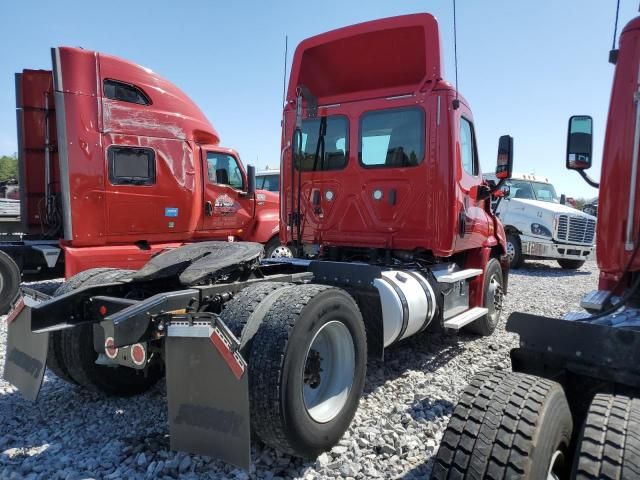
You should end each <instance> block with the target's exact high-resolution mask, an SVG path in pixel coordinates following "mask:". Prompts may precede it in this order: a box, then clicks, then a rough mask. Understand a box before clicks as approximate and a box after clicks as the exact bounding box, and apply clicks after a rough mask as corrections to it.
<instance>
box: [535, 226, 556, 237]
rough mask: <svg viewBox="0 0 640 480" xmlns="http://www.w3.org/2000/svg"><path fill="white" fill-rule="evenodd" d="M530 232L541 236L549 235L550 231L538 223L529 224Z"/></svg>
mask: <svg viewBox="0 0 640 480" xmlns="http://www.w3.org/2000/svg"><path fill="white" fill-rule="evenodd" d="M531 233H533V234H534V235H539V236H541V237H551V232H550V231H549V229H548V228H547V227H545V226H544V225H540V224H539V223H532V224H531Z"/></svg>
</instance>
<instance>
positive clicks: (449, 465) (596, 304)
mask: <svg viewBox="0 0 640 480" xmlns="http://www.w3.org/2000/svg"><path fill="white" fill-rule="evenodd" d="M610 59H612V61H613V62H614V63H615V64H616V67H615V74H614V79H613V88H612V90H611V99H610V103H609V114H608V118H607V129H606V134H605V141H604V149H603V158H602V168H601V177H600V182H599V184H598V183H597V182H595V181H593V180H592V179H591V178H589V177H588V175H587V174H586V173H585V170H586V169H588V168H589V167H590V166H591V163H592V151H593V148H592V147H593V134H592V128H593V121H592V119H591V117H588V116H582V115H581V116H574V117H571V119H570V120H569V129H568V134H567V158H566V166H567V168H569V169H572V170H576V171H578V173H580V174H581V175H582V176H583V177H584V178H585V180H586V181H587V183H589V184H590V185H591V186H595V187H598V186H599V189H600V192H599V203H602V205H599V208H600V215H599V220H598V227H597V261H598V267H599V269H600V277H599V283H598V290H594V291H592V292H590V293H587V294H586V295H585V296H584V297H583V298H582V301H581V307H582V308H583V309H584V310H582V311H577V312H569V313H567V314H565V315H564V317H563V318H548V317H544V316H538V315H531V314H525V313H513V314H512V315H511V316H510V317H509V319H508V320H507V330H508V331H510V332H514V333H516V334H518V335H519V337H520V338H519V346H518V347H517V348H514V349H512V350H511V364H512V371H507V370H502V371H489V372H483V373H481V374H479V375H477V376H476V377H475V378H474V379H473V380H472V381H471V383H470V384H469V385H468V386H467V388H466V389H465V391H464V392H463V393H462V395H461V398H460V401H459V403H458V405H457V406H456V407H455V410H454V411H453V414H452V416H451V419H450V421H449V425H448V427H447V429H446V431H445V433H444V436H443V438H442V442H441V444H440V449H439V450H438V453H437V457H436V461H435V464H434V469H433V474H432V478H435V479H451V478H494V479H507V478H508V479H531V480H533V479H540V478H548V479H565V478H566V479H568V478H570V479H575V480H590V479H605V478H606V479H616V480H634V479H637V478H639V472H640V456H639V452H640V257H639V256H638V252H639V251H640V198H639V197H638V193H639V190H640V170H639V168H638V167H639V152H640V103H639V99H640V76H639V68H638V66H639V65H640V17H636V18H635V19H633V20H631V21H630V22H629V23H628V24H627V25H626V27H625V28H624V29H623V31H622V33H621V35H620V40H619V50H613V51H612V52H611V55H610Z"/></svg>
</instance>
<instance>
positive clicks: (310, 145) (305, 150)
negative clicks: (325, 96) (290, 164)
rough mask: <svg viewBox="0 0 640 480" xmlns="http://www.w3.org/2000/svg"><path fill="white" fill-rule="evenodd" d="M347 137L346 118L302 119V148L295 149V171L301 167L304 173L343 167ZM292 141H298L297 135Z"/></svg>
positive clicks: (338, 116)
mask: <svg viewBox="0 0 640 480" xmlns="http://www.w3.org/2000/svg"><path fill="white" fill-rule="evenodd" d="M322 132H324V135H322ZM348 138H349V135H348V122H347V118H346V117H344V116H342V115H333V116H329V117H323V118H310V119H306V120H303V122H302V146H301V148H300V149H299V148H298V145H297V144H296V145H295V146H294V148H295V150H294V152H296V162H295V165H296V169H297V168H299V167H300V166H302V171H303V172H314V171H323V170H340V169H341V168H344V167H345V165H346V164H347V158H349V142H348V140H347V139H348ZM322 140H324V148H322ZM295 141H296V142H298V141H299V139H298V136H297V135H296V138H295ZM318 147H320V148H318ZM323 150H324V152H323ZM316 152H317V153H318V155H317V158H316Z"/></svg>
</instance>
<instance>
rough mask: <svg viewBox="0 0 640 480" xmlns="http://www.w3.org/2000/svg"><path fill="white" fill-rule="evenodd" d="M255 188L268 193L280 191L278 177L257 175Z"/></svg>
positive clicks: (276, 175) (275, 175) (274, 175)
mask: <svg viewBox="0 0 640 480" xmlns="http://www.w3.org/2000/svg"><path fill="white" fill-rule="evenodd" d="M256 184H257V185H256V188H258V189H260V190H267V191H269V192H279V191H280V175H278V174H273V175H258V177H257V178H256Z"/></svg>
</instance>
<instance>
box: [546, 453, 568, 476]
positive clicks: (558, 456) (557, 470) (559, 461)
mask: <svg viewBox="0 0 640 480" xmlns="http://www.w3.org/2000/svg"><path fill="white" fill-rule="evenodd" d="M563 466H564V454H563V453H562V452H561V451H560V450H556V451H555V453H554V454H553V456H552V457H551V462H550V463H549V470H548V471H547V480H560V475H561V470H562V467H563Z"/></svg>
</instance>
